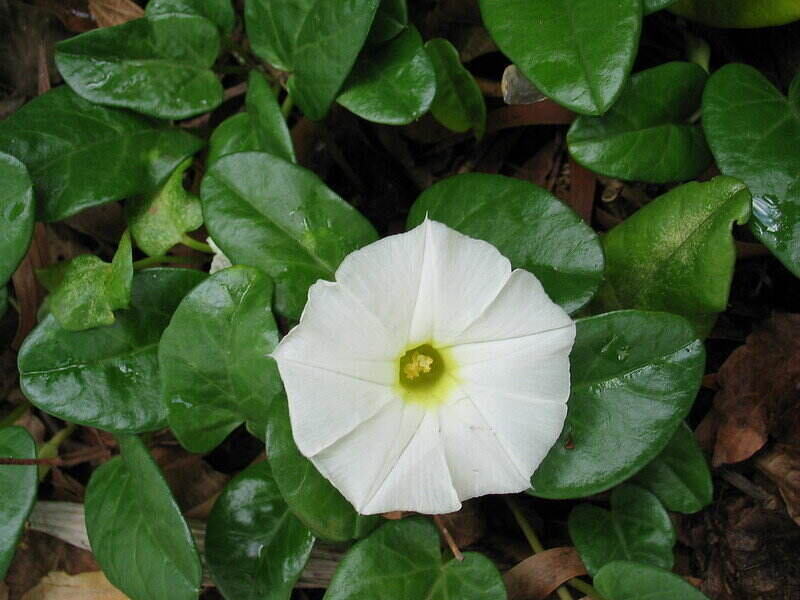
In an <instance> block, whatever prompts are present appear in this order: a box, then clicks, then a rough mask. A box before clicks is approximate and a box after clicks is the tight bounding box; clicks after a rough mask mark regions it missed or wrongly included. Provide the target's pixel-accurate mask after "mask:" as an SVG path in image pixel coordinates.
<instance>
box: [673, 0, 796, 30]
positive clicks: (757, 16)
mask: <svg viewBox="0 0 800 600" xmlns="http://www.w3.org/2000/svg"><path fill="white" fill-rule="evenodd" d="M670 11H671V12H674V13H675V14H677V15H681V16H682V17H686V18H687V19H691V20H693V21H699V22H700V23H704V24H706V25H711V26H712V27H735V28H751V27H774V26H775V25H784V24H786V23H791V22H792V21H796V20H797V19H800V4H798V3H797V1H796V0H736V2H731V0H679V2H677V3H675V4H673V5H672V6H671V7H670Z"/></svg>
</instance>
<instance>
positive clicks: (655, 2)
mask: <svg viewBox="0 0 800 600" xmlns="http://www.w3.org/2000/svg"><path fill="white" fill-rule="evenodd" d="M675 1H676V0H642V10H643V11H644V14H646V15H649V14H651V13H654V12H656V11H659V10H662V9H665V8H667V7H668V6H669V5H670V4H675Z"/></svg>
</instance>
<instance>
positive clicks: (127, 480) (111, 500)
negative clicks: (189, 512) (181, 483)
mask: <svg viewBox="0 0 800 600" xmlns="http://www.w3.org/2000/svg"><path fill="white" fill-rule="evenodd" d="M118 441H119V446H120V451H121V452H122V455H121V456H119V457H117V458H113V459H111V460H110V461H108V462H107V463H105V464H103V465H101V466H100V467H98V468H97V469H96V470H95V471H94V473H92V478H91V480H90V481H89V486H88V487H87V489H86V500H85V508H86V530H87V532H88V534H89V542H90V543H91V545H92V553H93V554H94V557H95V558H96V559H97V562H98V563H100V566H101V567H102V569H103V573H104V574H105V576H106V577H107V578H108V580H109V581H110V582H111V583H113V584H114V585H115V586H116V587H118V588H119V589H120V590H122V591H123V592H124V593H125V594H126V595H127V596H129V597H130V598H131V599H132V600H196V599H197V596H198V594H199V592H200V583H201V581H202V577H203V570H202V566H201V564H200V556H199V555H198V554H197V549H196V548H195V544H194V540H193V539H192V534H191V532H190V531H189V527H188V526H187V525H186V521H184V519H183V516H182V515H181V512H180V509H179V508H178V505H177V504H176V503H175V499H174V498H173V497H172V494H171V493H170V490H169V487H167V483H166V482H165V481H164V478H163V477H162V475H161V473H160V471H159V470H158V467H157V466H156V464H155V462H153V459H152V458H151V457H150V454H149V452H148V451H147V448H146V447H145V446H144V444H142V442H141V441H140V440H139V439H138V438H137V437H135V436H127V435H125V436H119V437H118Z"/></svg>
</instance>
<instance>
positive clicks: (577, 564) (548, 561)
mask: <svg viewBox="0 0 800 600" xmlns="http://www.w3.org/2000/svg"><path fill="white" fill-rule="evenodd" d="M580 575H586V567H584V566H583V562H581V559H580V557H579V556H578V552H577V551H576V550H575V548H572V547H564V548H551V549H550V550H545V551H544V552H539V553H538V554H534V555H533V556H530V557H528V558H526V559H525V560H523V561H522V562H521V563H519V564H518V565H516V566H514V567H512V568H511V569H509V570H508V571H507V572H506V573H505V575H503V580H504V581H505V583H506V589H507V590H508V600H543V599H544V598H546V597H547V596H549V595H550V594H552V593H553V592H554V591H555V590H556V589H557V588H558V587H559V586H561V584H563V583H564V582H565V581H567V580H569V579H572V578H573V577H578V576H580Z"/></svg>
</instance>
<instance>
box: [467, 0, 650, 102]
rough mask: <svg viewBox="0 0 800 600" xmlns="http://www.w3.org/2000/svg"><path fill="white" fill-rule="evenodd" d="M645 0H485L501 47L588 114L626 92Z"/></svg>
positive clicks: (559, 98) (555, 95)
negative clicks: (624, 87) (567, 0)
mask: <svg viewBox="0 0 800 600" xmlns="http://www.w3.org/2000/svg"><path fill="white" fill-rule="evenodd" d="M641 1H642V0H619V1H616V2H597V1H596V0H570V1H569V2H565V1H564V0H505V1H503V2H498V1H497V0H481V2H480V5H481V14H482V15H483V21H484V23H485V24H486V27H487V28H488V29H489V33H490V34H491V36H492V39H494V41H495V42H497V45H498V46H499V47H500V50H502V51H503V53H504V54H505V55H506V56H508V57H509V58H510V59H511V61H512V62H513V63H514V64H515V65H517V66H518V67H519V68H520V69H521V70H522V72H523V73H525V75H526V76H527V77H528V79H530V80H531V81H532V82H533V83H534V84H535V85H536V87H537V88H539V89H540V90H541V91H542V92H544V93H545V94H547V96H548V97H550V98H552V99H553V100H555V101H556V102H558V103H559V104H562V105H564V106H566V107H567V108H569V109H570V110H574V111H575V112H577V113H581V114H586V115H601V114H603V113H604V112H606V111H607V110H608V109H609V108H610V107H611V105H612V104H613V103H614V101H615V100H616V99H617V96H618V95H619V93H620V92H621V91H622V86H623V85H624V83H625V80H626V79H627V77H628V73H630V70H631V66H632V65H633V59H634V57H635V56H636V50H637V47H638V44H639V33H640V30H641V25H642V23H641V22H642V6H641Z"/></svg>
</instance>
